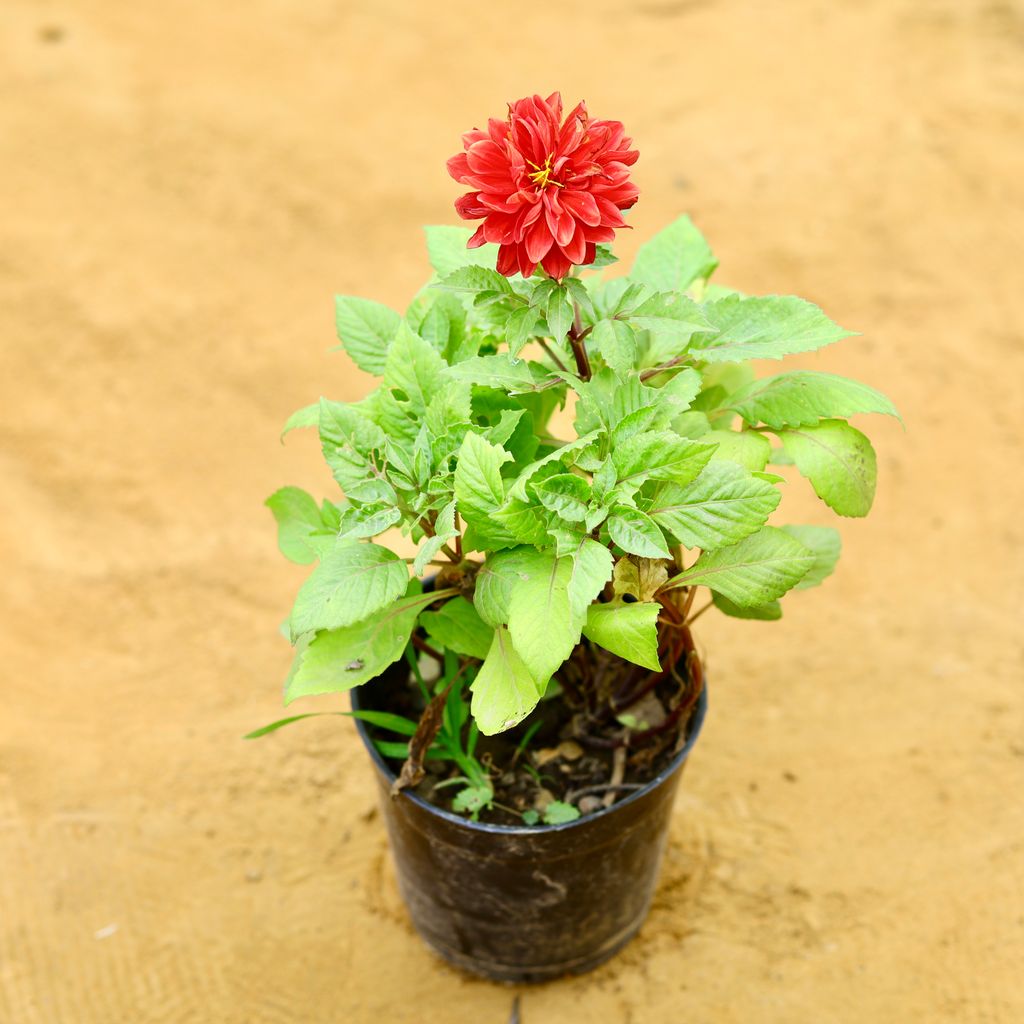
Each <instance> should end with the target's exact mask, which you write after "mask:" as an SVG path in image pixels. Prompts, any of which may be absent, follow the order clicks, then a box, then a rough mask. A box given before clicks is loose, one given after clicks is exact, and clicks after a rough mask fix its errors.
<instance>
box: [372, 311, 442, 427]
mask: <svg viewBox="0 0 1024 1024" xmlns="http://www.w3.org/2000/svg"><path fill="white" fill-rule="evenodd" d="M445 369H446V366H445V361H444V360H443V359H442V358H441V357H440V356H439V355H438V354H437V352H436V351H435V350H434V348H433V347H432V346H431V344H430V342H428V341H424V340H423V338H421V337H420V336H419V335H418V334H416V333H415V332H414V331H413V330H412V328H411V327H409V325H408V324H406V323H402V324H400V325H399V328H398V332H397V334H396V335H395V340H394V341H393V342H392V344H391V348H390V349H389V350H388V358H387V364H386V366H385V368H384V384H385V386H386V387H387V388H389V389H390V390H391V394H392V395H393V396H394V397H395V399H397V401H398V403H399V405H400V406H402V408H403V410H404V411H405V413H406V415H407V416H411V417H413V418H419V417H421V416H423V414H424V413H425V412H426V411H427V406H428V405H429V404H430V401H431V399H432V398H433V397H434V395H435V393H436V392H437V390H438V388H439V386H440V384H441V379H442V375H443V374H444V371H445Z"/></svg>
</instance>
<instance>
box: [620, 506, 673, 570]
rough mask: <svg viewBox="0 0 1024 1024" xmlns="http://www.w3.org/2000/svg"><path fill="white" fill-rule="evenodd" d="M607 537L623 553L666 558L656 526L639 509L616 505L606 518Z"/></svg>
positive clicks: (665, 549) (661, 538) (663, 539)
mask: <svg viewBox="0 0 1024 1024" xmlns="http://www.w3.org/2000/svg"><path fill="white" fill-rule="evenodd" d="M608 535H609V536H610V537H611V539H612V540H613V541H614V542H615V543H616V544H618V546H619V547H620V548H622V550H623V551H628V552H629V553H630V554H631V555H639V556H641V557H642V558H668V557H669V550H668V546H667V545H666V544H665V537H664V536H663V534H662V532H661V530H660V529H659V528H658V524H657V523H655V521H654V520H653V519H651V518H650V516H647V515H645V514H644V513H643V512H641V511H640V510H639V509H636V508H629V507H628V506H627V505H616V506H615V508H613V509H612V511H611V514H610V515H609V516H608Z"/></svg>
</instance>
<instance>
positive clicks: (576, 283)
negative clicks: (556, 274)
mask: <svg viewBox="0 0 1024 1024" xmlns="http://www.w3.org/2000/svg"><path fill="white" fill-rule="evenodd" d="M563 284H564V285H565V287H566V288H567V289H568V292H569V297H570V298H571V299H572V301H573V302H575V303H576V304H577V305H578V306H579V307H580V309H581V310H582V312H583V314H584V316H587V317H590V318H593V316H594V300H593V299H592V298H591V297H590V292H589V291H588V289H587V286H586V285H585V284H584V283H583V282H582V281H581V280H580V279H579V278H578V277H567V278H566V279H565V281H564V282H563Z"/></svg>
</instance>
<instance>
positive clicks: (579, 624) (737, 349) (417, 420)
mask: <svg viewBox="0 0 1024 1024" xmlns="http://www.w3.org/2000/svg"><path fill="white" fill-rule="evenodd" d="M630 146H631V140H630V139H628V138H626V137H625V134H624V130H623V126H622V125H621V124H620V123H619V122H617V121H601V120H596V119H592V118H590V117H589V116H588V114H587V111H586V108H585V106H584V105H583V104H580V105H579V106H577V107H576V108H574V109H573V110H572V111H571V112H570V113H569V114H568V116H566V117H563V116H562V107H561V100H560V97H559V96H558V94H557V93H556V94H554V95H553V96H550V97H548V98H547V99H542V98H541V97H539V96H534V97H531V98H527V99H523V100H520V101H518V102H516V103H514V104H511V105H510V107H509V113H508V116H507V118H505V119H503V120H498V119H492V120H490V121H489V122H488V124H487V128H486V129H485V130H474V131H471V132H469V133H468V134H466V135H465V136H464V138H463V151H462V152H460V153H459V154H458V155H457V156H454V157H453V158H452V159H451V160H450V161H449V163H448V169H449V172H450V173H451V175H452V177H454V178H455V179H456V181H458V182H460V183H461V184H463V185H464V186H466V187H467V188H468V189H469V190H470V191H468V192H467V193H466V194H465V195H463V196H462V197H461V198H460V199H459V200H458V201H457V202H456V209H457V211H458V213H459V214H460V216H461V217H462V218H464V219H466V220H474V221H476V220H478V221H480V224H479V226H478V227H477V228H476V230H475V232H473V233H472V234H470V232H469V231H464V230H461V229H459V228H455V227H433V228H428V229H427V248H428V251H429V255H430V261H431V264H432V266H433V269H434V272H435V277H434V278H433V280H432V281H431V282H430V284H429V285H428V286H427V287H425V288H424V290H423V291H422V292H421V293H420V294H419V295H418V296H417V297H416V298H415V299H414V300H413V302H412V303H411V305H410V306H409V307H408V309H407V310H406V312H405V315H404V316H401V315H399V314H398V313H396V312H393V311H392V310H390V309H388V308H386V307H385V306H382V305H380V304H378V303H376V302H371V301H369V300H366V299H362V298H354V297H348V296H340V297H338V299H337V328H338V335H339V337H340V339H341V343H342V345H343V346H344V348H345V350H346V351H347V352H348V354H349V356H350V357H351V358H352V359H353V361H354V362H355V363H356V364H357V365H358V366H359V367H360V368H361V369H363V370H365V371H367V372H368V373H371V374H374V375H375V376H377V377H379V378H380V379H381V380H380V384H379V385H378V386H377V387H376V389H375V390H373V391H372V392H371V393H370V394H369V395H367V396H366V397H365V398H363V399H362V400H360V401H358V402H352V403H346V402H337V401H333V400H330V399H327V398H322V399H321V400H320V401H319V402H318V403H315V404H313V405H310V406H308V407H307V408H305V409H302V410H300V411H299V412H297V413H295V414H294V415H293V416H292V417H291V419H289V420H288V422H287V424H286V427H285V431H286V432H288V431H290V430H292V429H293V428H296V427H309V428H312V429H314V430H316V431H318V432H319V438H320V444H321V446H322V449H323V454H324V457H325V459H326V461H327V464H328V465H329V467H330V469H331V471H332V473H333V475H334V478H335V480H336V481H337V483H338V484H339V485H340V487H341V490H342V492H343V494H344V497H343V499H342V500H340V501H338V500H333V499H327V500H324V501H323V502H321V503H318V502H317V501H315V500H314V499H313V498H312V497H311V496H310V495H308V494H307V493H305V492H304V491H301V490H299V489H298V488H294V487H286V488H284V489H283V490H280V491H278V492H277V493H276V494H274V495H273V496H272V497H271V498H270V499H268V502H267V504H268V505H269V506H270V509H271V511H272V512H273V514H274V516H275V518H276V520H277V524H278V530H279V542H280V547H281V550H282V551H283V553H284V554H285V555H286V556H287V557H288V558H290V559H292V560H293V561H296V562H299V563H303V564H312V563H316V566H315V568H314V569H313V571H312V573H311V574H310V576H309V578H308V579H307V580H306V582H305V583H304V584H303V585H302V587H301V588H300V590H299V592H298V596H297V598H296V600H295V604H294V607H293V609H292V612H291V615H290V618H289V620H288V622H287V627H286V629H287V633H288V635H289V638H290V639H291V641H292V643H293V644H295V646H296V648H297V653H296V656H295V662H294V665H293V668H292V671H291V674H290V675H289V677H288V680H287V683H286V686H285V700H286V702H289V703H290V702H291V701H293V700H296V699H297V698H300V697H310V696H314V695H322V694H335V693H340V692H341V691H345V690H350V689H351V688H353V687H356V686H360V685H362V684H364V683H368V682H370V681H371V680H375V679H377V678H378V677H380V676H381V675H382V673H384V672H385V670H386V669H388V668H389V666H392V665H395V664H397V663H401V661H402V659H403V657H404V658H405V659H406V663H407V666H408V671H407V672H405V674H404V678H407V679H408V680H409V682H408V686H409V687H410V688H411V690H412V692H413V693H414V695H415V694H418V697H416V699H415V700H413V701H412V702H411V703H409V702H408V701H406V702H405V704H403V705H402V706H401V707H395V708H391V709H390V710H382V711H365V712H361V713H360V714H361V715H362V716H363V717H365V718H366V719H367V720H368V721H369V722H370V723H371V724H372V725H374V726H375V727H376V729H377V730H378V735H379V736H380V739H379V745H380V747H381V749H382V750H383V751H384V752H385V753H386V754H387V755H388V756H391V757H395V758H398V759H399V760H401V759H405V758H408V759H407V761H406V765H405V771H403V774H402V783H403V784H405V783H411V784H415V783H417V782H418V781H419V780H420V779H422V777H423V774H424V768H423V765H424V763H425V762H431V761H433V762H434V763H439V764H441V765H442V766H443V767H442V770H441V772H440V775H439V776H437V773H435V776H437V777H435V782H436V783H437V784H436V786H435V795H434V797H433V798H434V799H439V796H438V795H437V790H440V789H441V788H442V786H446V785H448V783H449V782H455V783H457V785H458V786H459V787H461V788H460V789H459V790H458V791H457V792H455V793H454V801H453V803H452V806H453V807H454V808H455V809H456V810H462V811H465V812H467V813H470V814H473V815H474V816H475V815H476V814H479V813H481V812H482V811H484V810H486V809H487V808H488V807H489V806H490V804H491V803H492V802H493V801H494V786H495V780H496V779H497V778H498V776H501V775H502V774H503V773H507V769H508V763H507V760H506V763H505V764H502V763H499V758H498V756H497V755H496V754H491V755H489V756H483V755H482V754H481V753H480V750H481V747H480V734H483V736H485V737H487V736H493V735H495V734H498V733H502V732H504V731H506V730H516V731H515V732H514V733H513V736H514V738H515V743H514V744H510V745H509V748H510V749H514V750H515V758H513V763H515V759H518V758H521V757H522V756H523V753H524V751H526V752H527V753H529V752H530V751H531V749H532V744H533V738H534V735H535V730H536V728H537V727H539V725H540V719H541V718H543V716H544V715H545V714H549V715H550V714H551V713H556V718H557V720H558V723H559V725H558V732H557V734H555V735H554V737H553V738H552V735H551V733H550V730H549V732H548V739H547V740H546V742H547V743H548V744H549V745H550V744H551V743H553V742H554V743H557V742H559V740H562V741H569V740H571V741H572V742H573V743H574V744H578V745H579V746H580V747H581V748H582V749H587V750H598V751H604V752H609V751H611V752H614V751H625V752H626V753H627V754H628V758H629V760H630V763H631V764H635V765H639V766H640V767H642V765H643V762H644V758H645V757H647V758H648V761H650V749H651V748H657V749H659V750H660V749H665V748H667V747H670V746H672V745H673V744H675V742H676V740H677V738H678V736H679V734H680V732H681V731H682V730H684V729H685V725H686V718H687V715H688V713H689V711H690V710H691V709H692V708H693V706H694V703H695V700H696V697H697V695H698V693H699V690H700V687H701V685H702V677H701V672H700V668H699V662H698V660H697V658H696V654H695V652H694V645H693V639H692V635H691V632H690V625H691V624H692V622H693V621H694V620H695V619H696V618H697V617H698V616H699V615H700V614H702V612H703V611H704V610H705V609H706V608H708V607H712V606H713V607H716V608H717V609H718V610H720V611H721V612H724V613H725V614H727V615H731V616H736V617H738V618H746V619H777V618H779V617H780V615H781V614H782V611H781V607H780V604H779V599H780V598H781V597H782V596H783V595H784V594H786V593H787V592H788V591H790V590H792V589H803V588H807V587H811V586H814V585H816V584H818V583H820V582H821V581H822V580H823V579H824V578H825V577H826V576H827V575H828V574H829V573H830V572H831V570H832V568H833V566H834V564H835V562H836V559H837V557H838V554H839V537H838V535H837V533H836V532H835V531H834V530H832V529H830V528H825V527H820V526H793V525H775V524H774V523H773V524H771V525H770V524H769V520H771V519H773V517H774V515H775V513H776V511H777V508H778V506H779V503H780V500H781V496H782V487H783V486H784V485H785V484H786V479H785V478H784V476H783V475H782V474H780V473H776V472H775V471H774V468H771V469H769V466H772V467H782V466H795V470H796V472H797V473H799V474H802V475H803V476H804V477H806V478H807V480H808V481H809V482H810V485H811V487H813V489H814V491H815V492H816V493H817V495H818V496H819V497H820V498H821V499H822V501H823V502H824V503H825V504H826V505H827V506H828V507H829V508H831V509H832V510H833V511H834V512H836V513H838V514H839V515H841V516H864V515H866V514H867V512H868V510H869V509H870V507H871V503H872V498H873V496H874V491H875V455H874V452H873V450H872V447H871V444H870V442H869V441H868V439H867V437H865V436H864V434H862V433H861V432H860V431H859V430H858V429H856V428H855V427H853V426H851V425H850V424H849V423H848V422H846V419H847V417H849V416H851V415H854V414H858V413H886V414H889V415H896V411H895V409H894V408H893V406H892V404H891V403H890V402H889V401H888V399H886V398H885V397H884V396H883V395H882V394H880V393H879V392H878V391H875V390H874V389H872V388H870V387H867V386H866V385H864V384H859V383H855V382H853V381H850V380H846V379H844V378H841V377H837V376H834V375H832V374H828V373H821V372H816V371H809V370H794V371H790V372H785V373H779V374H772V375H769V376H758V375H756V374H755V370H754V368H753V365H752V363H755V362H758V361H761V360H778V359H780V358H781V357H783V356H787V355H790V354H794V353H804V352H810V351H813V350H816V349H819V348H821V347H823V346H825V345H828V344H831V343H832V342H834V341H837V340H839V339H840V338H842V337H844V336H846V335H848V334H849V333H850V332H848V331H845V330H843V329H842V328H841V327H839V326H837V325H836V324H835V323H833V322H832V321H831V320H830V319H829V318H828V317H827V316H826V315H825V314H824V313H823V312H822V311H821V310H820V309H819V308H818V307H817V306H815V305H812V304H811V303H810V302H806V301H804V300H803V299H799V298H795V297H791V296H775V295H770V296H750V295H744V294H742V293H740V292H737V291H735V290H732V289H728V288H724V287H720V286H717V285H712V284H710V283H709V279H710V277H711V275H712V273H713V272H714V270H715V268H716V266H717V261H716V259H715V258H714V256H713V255H712V253H711V250H710V249H709V247H708V245H707V243H706V242H705V240H704V238H703V237H702V236H701V234H700V233H699V232H698V231H697V229H696V228H695V227H694V225H693V224H692V223H691V222H690V220H688V219H687V218H685V217H683V218H681V219H679V220H677V221H675V223H673V224H671V225H670V226H669V227H668V228H666V229H665V230H664V231H662V232H661V233H660V234H657V235H656V236H654V237H653V238H652V239H651V240H649V241H648V242H646V243H645V244H643V245H642V246H641V247H640V250H639V252H638V254H637V257H636V259H635V261H634V262H633V265H632V268H631V269H630V270H629V272H628V273H627V274H617V273H615V272H614V271H613V272H612V273H611V274H610V275H609V276H606V277H602V276H595V277H590V278H587V279H585V278H584V277H583V276H582V275H583V274H584V273H585V272H587V271H593V270H599V269H601V268H608V267H610V266H611V265H612V264H614V262H615V258H614V257H613V256H612V254H611V252H610V250H609V249H608V248H607V243H609V242H611V241H612V238H613V235H614V233H615V230H616V229H618V228H622V227H623V226H624V220H623V216H622V211H624V210H626V209H628V208H629V207H630V206H632V205H633V204H634V203H635V202H636V199H637V195H638V190H637V188H636V186H635V185H634V184H633V183H632V182H631V180H630V168H631V166H632V165H633V164H634V162H635V161H636V159H637V152H636V150H633V149H631V148H630ZM559 411H561V412H559ZM570 423H571V427H570ZM399 533H401V534H402V535H404V536H405V537H406V538H408V541H411V542H412V543H414V544H415V545H416V548H415V554H411V553H410V554H408V555H407V554H406V553H405V552H406V551H409V548H408V547H407V546H398V547H397V550H395V547H396V543H395V542H396V539H397V535H398V534H399ZM374 538H380V539H379V540H374ZM408 541H407V544H408ZM702 589H706V591H707V592H708V594H709V598H708V599H707V601H706V603H704V602H702V603H697V602H696V601H695V597H696V595H697V594H698V592H699V591H701V590H702ZM538 705H540V707H538ZM410 708H411V709H412V711H413V713H412V714H410V713H409V712H410ZM545 708H548V709H556V711H555V712H552V711H550V710H549V711H545ZM399 712H402V713H399ZM332 713H339V712H332ZM296 717H305V716H301V715H300V716H296ZM292 720H294V719H286V720H285V721H292ZM534 723H535V724H534ZM279 724H283V723H275V724H274V726H270V727H268V728H267V729H265V730H259V732H260V733H263V732H265V731H268V730H269V729H271V728H276V727H277V725H279ZM531 730H532V731H531ZM388 734H391V737H390V738H388ZM645 750H646V751H647V752H648V753H647V754H645V753H644V752H645ZM396 763H397V762H396ZM615 771H616V772H617V775H618V778H619V782H620V783H621V779H622V777H623V771H622V766H621V764H620V765H618V766H617V768H616V769H615ZM506 809H507V808H506ZM513 810H516V811H517V813H521V814H522V815H523V816H524V818H525V819H526V820H528V821H529V820H531V818H532V819H533V820H536V817H537V811H536V809H535V808H534V807H533V806H532V805H531V806H529V807H527V808H526V809H525V810H523V809H522V808H521V807H517V808H513ZM578 812H579V808H578V807H576V806H574V805H573V801H572V800H571V799H569V800H566V799H561V800H558V801H555V802H554V804H552V805H550V806H549V807H548V808H547V809H546V812H545V820H547V821H552V820H555V821H558V820H566V819H567V818H570V817H572V816H574V815H575V814H577V813H578Z"/></svg>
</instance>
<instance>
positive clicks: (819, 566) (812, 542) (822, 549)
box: [781, 526, 843, 590]
mask: <svg viewBox="0 0 1024 1024" xmlns="http://www.w3.org/2000/svg"><path fill="white" fill-rule="evenodd" d="M781 529H783V530H785V531H786V533H788V534H789V535H790V536H791V537H795V538H796V539H797V540H798V541H800V543H801V544H803V546H804V547H805V548H807V549H808V550H809V551H811V552H813V553H814V564H813V565H812V566H811V567H810V569H808V570H807V572H806V574H805V575H804V577H803V579H802V580H800V582H799V583H797V584H796V585H795V587H794V588H793V589H794V590H806V589H807V588H808V587H816V586H818V584H819V583H821V582H822V580H824V579H825V578H826V577H827V576H829V575H831V573H832V570H833V569H835V567H836V562H838V561H839V554H840V552H841V550H842V544H843V542H842V539H841V538H840V536H839V531H838V530H835V529H833V528H832V527H831V526H783V527H781Z"/></svg>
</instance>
